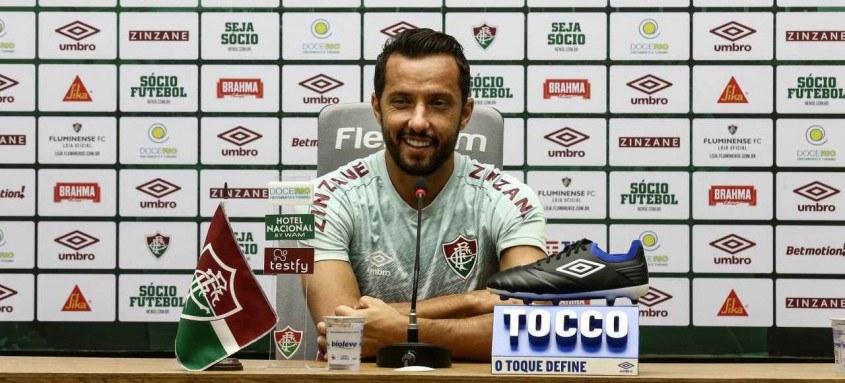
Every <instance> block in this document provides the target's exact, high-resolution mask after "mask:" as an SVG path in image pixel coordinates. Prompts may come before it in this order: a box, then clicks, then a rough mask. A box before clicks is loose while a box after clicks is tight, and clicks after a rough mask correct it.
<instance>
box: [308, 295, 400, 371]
mask: <svg viewBox="0 0 845 383" xmlns="http://www.w3.org/2000/svg"><path fill="white" fill-rule="evenodd" d="M334 313H335V315H340V316H357V317H362V318H364V340H363V344H362V350H361V356H362V357H368V356H373V355H375V354H376V351H377V350H378V349H379V348H381V347H382V346H386V345H388V344H393V343H398V342H402V341H405V340H406V337H405V336H406V331H405V330H407V328H408V317H406V316H404V315H402V314H400V313H399V312H398V311H396V309H394V308H393V307H391V306H390V305H388V304H387V303H384V301H382V300H381V299H377V298H373V297H368V296H363V297H361V299H360V300H359V301H358V303H357V304H355V307H349V306H345V305H340V306H337V308H335V310H334ZM317 332H318V333H319V334H320V335H319V336H318V337H317V347H318V349H319V354H318V359H320V356H323V357H324V358H325V355H326V345H327V341H326V324H325V322H320V323H317Z"/></svg>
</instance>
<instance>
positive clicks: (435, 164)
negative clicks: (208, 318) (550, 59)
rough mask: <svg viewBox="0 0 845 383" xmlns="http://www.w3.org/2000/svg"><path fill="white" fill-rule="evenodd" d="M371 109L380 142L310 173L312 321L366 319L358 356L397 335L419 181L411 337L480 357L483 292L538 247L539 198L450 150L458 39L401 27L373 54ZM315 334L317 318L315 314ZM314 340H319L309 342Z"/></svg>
mask: <svg viewBox="0 0 845 383" xmlns="http://www.w3.org/2000/svg"><path fill="white" fill-rule="evenodd" d="M374 82H375V91H374V92H373V95H372V97H371V103H372V106H373V113H374V115H375V118H376V120H377V121H378V122H379V123H380V124H381V127H382V134H383V137H384V142H385V146H386V150H382V151H379V152H377V153H375V154H373V155H370V156H368V157H366V158H363V159H360V160H355V161H353V162H351V163H350V164H348V165H346V166H343V167H341V168H340V169H338V170H337V171H335V172H332V173H329V174H326V175H325V176H323V177H321V178H319V179H318V180H316V181H315V188H316V192H317V193H318V194H315V195H317V197H316V198H315V202H314V204H313V205H312V212H313V213H314V214H316V215H318V216H320V217H321V219H324V220H325V221H326V224H325V226H323V227H322V228H318V230H317V233H316V238H315V239H314V240H309V241H303V244H304V245H307V246H312V247H314V248H315V254H316V261H317V262H316V265H315V268H314V274H313V275H312V276H308V277H306V278H304V280H303V284H304V285H305V286H307V288H308V293H309V295H310V296H309V297H308V305H309V310H310V311H311V315H312V316H313V318H315V320H317V321H320V320H322V318H323V316H325V315H354V316H361V317H364V318H365V319H366V321H365V328H364V342H363V354H364V355H363V356H365V357H366V356H372V355H374V354H375V352H376V350H377V349H378V348H379V347H382V346H384V345H387V344H391V343H396V342H402V341H405V337H406V329H407V324H408V317H407V315H408V312H409V307H410V305H409V303H408V301H410V299H411V291H412V278H413V265H414V254H415V240H416V225H417V218H416V217H417V215H416V210H415V207H416V204H417V200H416V197H415V196H414V194H413V193H414V184H415V183H416V181H417V179H418V178H419V177H424V178H425V179H426V180H427V182H428V194H427V196H426V197H425V200H424V206H425V208H424V209H423V213H422V240H421V242H422V244H421V251H420V257H421V261H420V265H421V270H420V282H419V290H420V291H419V299H420V301H419V302H418V304H417V315H418V317H419V318H420V319H419V328H420V331H419V332H420V341H422V342H426V343H431V344H437V345H441V346H445V347H447V348H449V349H451V350H452V353H453V356H454V357H456V358H462V359H474V360H489V358H490V342H491V339H490V337H491V333H492V314H491V313H492V310H493V306H494V305H495V304H498V303H500V300H499V298H498V296H496V295H493V294H490V293H488V292H487V291H484V290H483V289H484V288H485V283H486V280H487V279H488V278H489V277H490V276H491V275H493V274H495V273H496V272H498V271H499V270H503V269H508V268H512V267H515V266H518V265H522V264H527V263H531V262H533V261H536V260H539V259H542V258H544V257H545V256H546V254H545V252H544V251H543V250H542V249H543V248H544V246H545V238H544V234H543V230H544V224H545V218H544V216H543V210H542V207H541V206H540V204H539V201H538V199H537V197H536V195H535V194H534V192H533V191H531V190H530V189H529V188H528V187H527V186H526V185H525V184H523V183H521V182H519V181H518V180H516V179H514V178H513V177H511V176H509V175H507V174H505V173H504V172H502V171H500V170H498V169H495V168H494V167H493V166H491V165H482V164H479V163H477V162H474V161H472V160H471V159H469V158H468V157H466V156H464V155H461V154H458V153H455V151H454V149H455V144H456V142H457V139H458V133H459V131H460V130H461V129H463V128H464V127H465V126H466V124H467V122H468V121H469V119H470V116H471V115H472V110H473V105H474V102H473V100H472V99H471V98H469V97H468V96H469V82H470V71H469V64H468V63H467V60H466V58H465V57H464V55H463V48H462V47H461V46H460V44H459V43H458V42H457V41H456V40H455V39H454V38H453V37H451V36H448V35H445V34H443V33H440V32H435V31H432V30H430V29H416V30H409V31H405V32H403V33H401V34H399V35H398V36H396V37H395V38H394V39H393V40H391V41H388V42H387V43H386V44H385V46H384V50H383V51H382V53H381V54H380V55H379V57H378V61H377V63H376V71H375V81H374ZM318 331H319V332H320V333H321V334H324V333H325V326H324V325H323V324H322V323H320V324H318ZM318 343H319V346H320V349H321V350H324V348H325V338H324V337H323V336H321V337H320V339H319V340H318Z"/></svg>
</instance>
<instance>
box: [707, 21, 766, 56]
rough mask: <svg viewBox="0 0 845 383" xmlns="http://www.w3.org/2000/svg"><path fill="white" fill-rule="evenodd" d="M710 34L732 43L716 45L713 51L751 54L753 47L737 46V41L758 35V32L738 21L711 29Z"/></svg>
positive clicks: (746, 45)
mask: <svg viewBox="0 0 845 383" xmlns="http://www.w3.org/2000/svg"><path fill="white" fill-rule="evenodd" d="M710 33H712V34H714V35H716V36H719V37H721V38H723V39H725V40H728V41H730V42H731V43H730V44H716V45H714V46H713V50H715V51H716V52H751V45H748V44H737V43H736V41H737V40H741V39H744V38H746V37H748V36H751V35H753V34H755V33H757V30H755V29H754V28H751V27H747V26H745V25H742V24H740V23H738V22H736V21H731V22H729V23H727V24H723V25H720V26H718V27H716V28H713V29H711V30H710Z"/></svg>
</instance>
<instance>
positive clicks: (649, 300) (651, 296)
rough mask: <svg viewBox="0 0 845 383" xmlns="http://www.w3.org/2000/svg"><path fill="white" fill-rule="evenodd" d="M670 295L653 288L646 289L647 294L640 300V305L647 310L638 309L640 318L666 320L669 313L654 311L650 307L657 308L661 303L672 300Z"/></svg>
mask: <svg viewBox="0 0 845 383" xmlns="http://www.w3.org/2000/svg"><path fill="white" fill-rule="evenodd" d="M672 298H673V297H672V295H671V294H669V293H667V292H664V291H661V290H658V289H656V288H654V287H649V288H648V293H646V295H644V296H643V297H642V298H640V304H642V305H643V306H646V307H647V309H645V310H643V309H642V308H641V309H640V318H643V317H645V318H666V317H668V316H669V311H667V310H655V309H652V307H654V306H657V305H659V304H661V303H663V302H666V301H668V300H670V299H672Z"/></svg>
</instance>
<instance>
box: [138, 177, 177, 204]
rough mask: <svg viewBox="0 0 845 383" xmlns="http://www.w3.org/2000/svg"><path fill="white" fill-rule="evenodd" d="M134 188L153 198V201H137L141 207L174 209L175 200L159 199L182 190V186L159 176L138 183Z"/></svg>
mask: <svg viewBox="0 0 845 383" xmlns="http://www.w3.org/2000/svg"><path fill="white" fill-rule="evenodd" d="M135 190H138V191H140V192H142V193H144V194H147V195H149V196H152V197H153V198H155V200H154V201H149V200H148V201H139V202H138V204H139V205H140V206H141V209H175V208H176V205H177V204H176V201H162V200H161V199H162V198H164V197H167V196H169V195H171V194H173V193H176V192H177V191H179V190H182V188H181V187H180V186H178V185H174V184H172V183H170V182H167V181H165V180H163V179H161V178H156V179H154V180H152V181H150V182H147V183H145V184H141V185H138V186H137V187H135Z"/></svg>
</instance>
